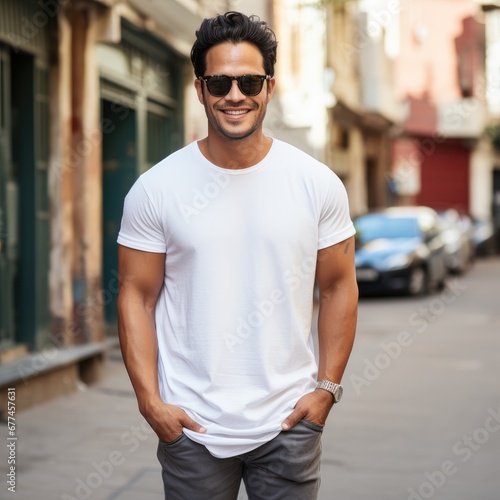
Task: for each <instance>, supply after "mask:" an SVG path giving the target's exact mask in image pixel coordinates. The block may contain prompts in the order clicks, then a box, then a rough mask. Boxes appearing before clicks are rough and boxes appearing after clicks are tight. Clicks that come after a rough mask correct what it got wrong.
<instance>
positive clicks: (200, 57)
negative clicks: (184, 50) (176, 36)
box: [191, 11, 278, 77]
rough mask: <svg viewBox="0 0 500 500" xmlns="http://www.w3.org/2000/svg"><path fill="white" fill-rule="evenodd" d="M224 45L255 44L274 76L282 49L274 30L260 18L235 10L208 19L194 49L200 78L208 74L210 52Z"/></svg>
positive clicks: (201, 27)
mask: <svg viewBox="0 0 500 500" xmlns="http://www.w3.org/2000/svg"><path fill="white" fill-rule="evenodd" d="M223 42H232V43H240V42H249V43H252V44H254V45H255V46H256V47H257V48H258V49H259V51H260V53H261V54H262V58H263V60H264V70H265V72H266V75H270V76H274V65H275V64H276V52H277V48H278V42H277V40H276V35H275V33H274V31H273V30H272V29H271V28H270V27H269V26H268V25H267V23H266V22H265V21H261V20H260V18H259V17H258V16H255V15H252V16H246V15H245V14H242V13H241V12H234V11H231V12H226V13H225V14H221V15H218V16H215V17H212V18H209V19H204V20H203V22H202V23H201V26H200V29H199V30H198V31H196V41H195V42H194V45H193V48H192V49H191V62H192V63H193V67H194V73H195V75H196V77H198V76H203V75H204V74H205V71H206V69H207V65H206V55H207V52H208V50H209V49H211V48H212V47H213V46H214V45H217V44H219V43H223Z"/></svg>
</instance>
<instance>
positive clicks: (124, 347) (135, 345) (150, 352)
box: [118, 296, 161, 412]
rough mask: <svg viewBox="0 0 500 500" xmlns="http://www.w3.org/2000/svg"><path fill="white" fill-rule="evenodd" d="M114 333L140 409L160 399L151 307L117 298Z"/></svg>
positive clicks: (144, 408) (155, 340)
mask: <svg viewBox="0 0 500 500" xmlns="http://www.w3.org/2000/svg"><path fill="white" fill-rule="evenodd" d="M118 334H119V338H120V347H121V351H122V354H123V360H124V363H125V366H126V368H127V372H128V374H129V377H130V380H131V382H132V386H133V387H134V391H135V393H136V396H137V401H138V404H139V409H140V410H141V412H144V411H145V410H147V407H148V406H150V405H152V404H155V403H157V402H160V400H161V398H160V393H159V387H158V341H157V338H156V331H155V326H154V316H153V313H152V311H148V310H147V309H145V307H144V306H143V305H142V304H140V303H137V302H136V301H134V300H132V299H128V298H127V297H126V296H124V297H120V298H119V301H118Z"/></svg>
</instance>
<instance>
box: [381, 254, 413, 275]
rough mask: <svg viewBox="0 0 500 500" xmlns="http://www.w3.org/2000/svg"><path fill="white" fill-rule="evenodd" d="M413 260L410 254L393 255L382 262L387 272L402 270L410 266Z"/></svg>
mask: <svg viewBox="0 0 500 500" xmlns="http://www.w3.org/2000/svg"><path fill="white" fill-rule="evenodd" d="M411 261H412V259H411V256H410V255H408V254H404V253H402V254H396V255H391V256H389V257H387V258H386V259H384V260H383V261H382V267H383V268H384V269H386V270H388V271H389V270H391V269H401V268H403V267H406V266H408V265H410V263H411Z"/></svg>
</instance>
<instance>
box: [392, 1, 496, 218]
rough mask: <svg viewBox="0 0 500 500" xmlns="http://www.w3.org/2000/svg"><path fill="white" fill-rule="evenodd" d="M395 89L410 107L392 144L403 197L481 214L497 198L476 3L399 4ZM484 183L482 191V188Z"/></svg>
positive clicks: (482, 34)
mask: <svg viewBox="0 0 500 500" xmlns="http://www.w3.org/2000/svg"><path fill="white" fill-rule="evenodd" d="M400 23H401V37H400V40H401V49H400V55H399V57H398V60H397V71H396V89H397V93H398V96H399V98H400V99H402V100H403V102H404V103H405V107H406V118H405V122H404V127H403V130H402V131H401V133H400V135H399V137H398V139H397V140H396V141H395V143H394V149H393V175H394V177H395V179H396V180H397V190H398V194H399V202H400V203H403V204H407V203H416V204H421V205H427V206H431V207H433V208H435V209H437V210H444V209H447V208H455V209H457V210H459V211H461V212H464V213H467V214H472V215H483V214H485V211H486V205H487V204H488V203H489V202H488V201H487V200H488V199H491V194H492V189H491V182H490V181H489V182H487V184H488V187H486V186H485V179H486V177H489V176H490V175H491V174H490V172H488V170H490V167H489V166H488V164H489V159H488V157H489V153H488V152H485V146H486V143H485V140H484V138H483V131H484V128H485V126H486V124H487V120H488V118H487V115H488V112H487V103H486V84H485V82H486V80H485V57H486V56H485V52H486V39H485V20H484V16H483V13H482V11H481V9H480V8H478V4H477V2H474V1H472V0H457V1H454V2H449V1H448V0H437V1H434V0H433V1H430V0H422V1H420V2H412V1H410V0H402V2H401V14H400ZM479 186H481V188H479Z"/></svg>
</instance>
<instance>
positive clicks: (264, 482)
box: [158, 420, 323, 500]
mask: <svg viewBox="0 0 500 500" xmlns="http://www.w3.org/2000/svg"><path fill="white" fill-rule="evenodd" d="M322 430H323V429H322V427H320V426H318V425H316V424H313V423H311V422H308V421H305V420H302V421H301V422H299V423H298V424H297V425H296V426H295V427H293V428H292V429H290V430H289V431H286V432H285V431H283V432H281V433H280V434H278V436H276V437H275V438H274V439H272V440H271V441H269V442H268V443H265V444H263V445H262V446H259V447H258V448H256V449H255V450H252V451H250V452H248V453H244V454H242V455H238V456H235V457H230V458H222V459H221V458H215V457H214V456H212V455H211V454H210V453H209V452H208V450H207V449H206V448H205V446H203V445H200V444H199V443H195V442H194V441H191V440H190V439H189V438H187V437H186V436H185V435H184V434H182V435H181V436H180V437H179V438H177V439H176V440H175V441H173V442H171V443H162V442H160V443H159V445H158V460H159V461H160V464H161V466H162V475H163V484H164V488H165V500H236V498H237V496H238V491H239V488H240V484H241V480H242V479H243V481H244V483H245V488H246V491H247V495H248V499H249V500H285V499H286V500H315V499H316V498H317V497H318V491H319V485H320V459H321V432H322Z"/></svg>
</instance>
